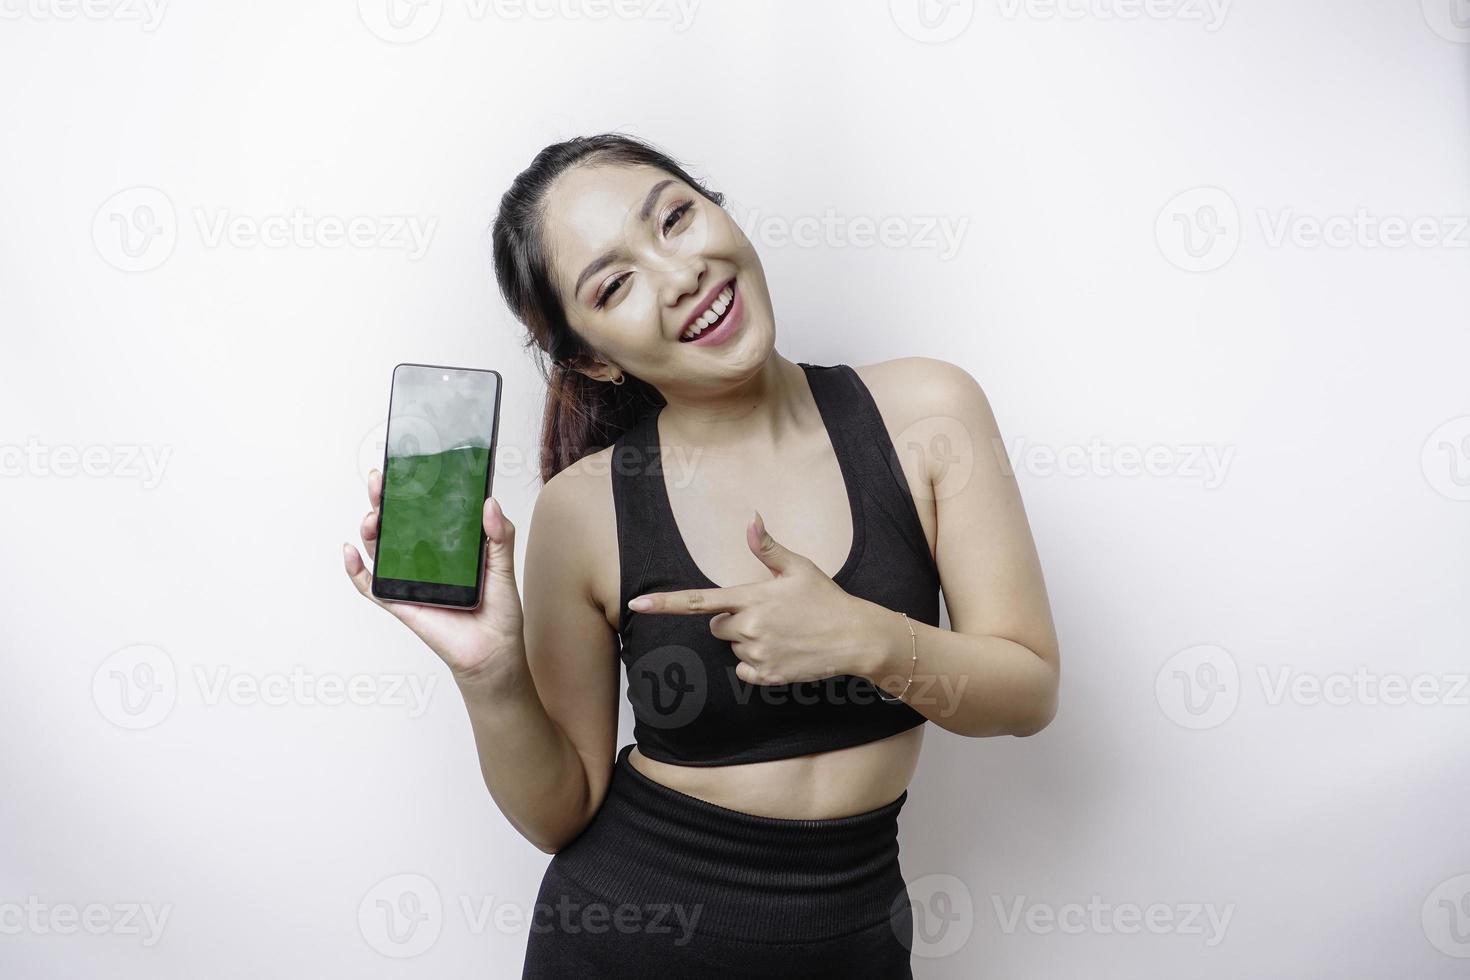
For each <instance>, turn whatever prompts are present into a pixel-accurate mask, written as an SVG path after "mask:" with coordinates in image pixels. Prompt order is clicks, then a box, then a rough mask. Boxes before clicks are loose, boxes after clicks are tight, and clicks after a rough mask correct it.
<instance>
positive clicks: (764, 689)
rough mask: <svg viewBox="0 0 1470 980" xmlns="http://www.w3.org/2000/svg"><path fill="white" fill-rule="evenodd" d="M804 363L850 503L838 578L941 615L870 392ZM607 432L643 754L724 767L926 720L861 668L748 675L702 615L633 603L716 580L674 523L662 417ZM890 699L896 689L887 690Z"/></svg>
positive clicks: (927, 558)
mask: <svg viewBox="0 0 1470 980" xmlns="http://www.w3.org/2000/svg"><path fill="white" fill-rule="evenodd" d="M797 363H799V364H801V367H802V369H803V371H805V373H806V378H807V383H808V385H809V386H810V388H811V392H812V397H813V399H814V400H815V401H816V403H817V407H818V409H819V410H820V411H821V415H822V422H823V424H824V425H825V426H826V429H827V435H828V438H829V439H830V440H831V442H832V447H833V450H834V451H835V453H836V455H837V460H838V463H839V464H840V465H841V468H842V478H843V481H844V483H845V484H846V487H847V504H848V507H849V509H850V511H851V514H852V532H853V533H852V548H851V550H850V551H849V552H848V555H847V560H846V561H845V562H844V563H843V565H842V568H841V569H840V570H838V572H837V573H836V574H835V575H833V577H832V578H833V581H834V582H836V583H837V584H838V585H839V586H841V587H842V588H843V590H844V591H846V592H848V593H849V594H851V595H855V596H858V597H860V598H863V599H867V600H869V601H871V602H876V603H878V604H879V605H881V606H884V607H886V608H888V609H892V610H895V611H900V610H901V611H903V612H906V613H908V614H909V616H911V617H912V618H913V619H914V620H916V621H919V622H924V623H928V624H930V625H931V626H938V625H939V591H940V582H939V569H938V568H937V567H936V565H935V563H934V559H933V557H932V556H931V555H930V553H929V544H928V541H927V540H926V539H925V537H924V528H923V525H922V524H921V523H920V522H919V512H918V509H917V508H916V507H915V506H914V499H913V495H912V494H911V493H910V492H909V487H908V482H907V480H906V478H905V477H904V473H903V469H902V467H901V466H900V465H899V462H898V457H897V455H896V454H895V453H894V449H893V443H892V440H890V439H889V437H888V430H887V428H886V427H885V426H884V424H883V419H882V416H881V415H880V414H879V412H878V407H877V405H876V404H874V402H873V397H872V394H871V393H870V392H869V391H868V388H867V386H866V385H864V384H863V382H862V380H861V379H860V378H859V377H858V376H857V373H856V372H855V371H853V369H852V368H850V367H848V366H847V365H846V364H837V365H833V366H830V367H823V366H817V365H812V364H805V363H802V362H797ZM660 411H662V409H661V408H660V409H655V410H654V411H652V412H650V413H648V414H646V415H644V416H643V417H642V418H641V419H639V420H638V422H636V423H634V425H633V427H632V428H630V429H629V430H628V431H627V432H625V433H623V435H622V436H620V437H619V438H618V440H617V441H616V442H615V443H613V455H612V488H613V501H614V505H615V508H616V510H617V523H618V565H619V569H620V575H621V581H620V583H619V590H618V591H619V596H618V609H619V611H620V613H619V614H620V617H621V618H620V620H619V621H620V623H621V629H620V630H619V631H618V638H619V640H620V641H621V647H620V650H619V657H620V658H621V659H622V661H623V664H624V666H625V667H626V669H627V675H628V700H629V702H630V703H631V704H632V706H633V716H634V725H633V737H634V740H635V741H636V742H637V744H638V749H639V751H640V752H642V753H643V754H644V755H645V756H647V757H648V758H650V759H657V760H659V761H662V762H669V763H674V764H676V765H685V766H723V765H734V764H738V763H746V762H762V761H766V760H770V759H784V758H788V757H790V756H798V755H810V754H812V753H816V752H827V751H830V750H832V749H839V748H845V747H847V746H851V745H860V744H862V743H864V742H872V741H876V740H878V739H881V738H888V737H889V736H891V735H896V734H898V733H899V732H903V731H907V730H908V729H910V728H914V727H917V726H918V725H922V724H923V723H924V722H925V721H926V720H927V719H926V718H925V717H924V716H923V715H922V714H920V713H919V712H918V711H915V710H914V709H913V708H911V707H909V706H908V705H907V704H905V703H903V702H902V701H884V700H882V699H880V698H879V696H878V695H879V689H878V688H877V687H876V686H875V685H873V684H872V683H871V682H870V681H868V680H867V679H865V678H861V677H856V676H853V675H846V674H845V675H840V676H838V677H828V678H824V679H822V680H816V681H801V682H799V683H796V684H780V685H756V684H748V683H746V682H745V681H743V680H741V679H740V678H739V677H737V676H736V674H735V666H736V664H738V663H739V662H740V661H739V658H737V657H736V656H735V653H734V651H733V650H731V648H730V643H729V642H728V641H726V640H722V639H719V638H718V637H715V636H712V635H711V634H710V632H709V618H710V616H712V615H714V613H709V614H708V615H699V616H685V615H679V616H660V615H655V614H649V613H638V612H636V611H634V610H631V609H629V608H628V600H629V599H631V598H633V597H634V596H636V595H640V594H642V593H644V592H667V591H674V590H679V589H695V588H718V585H717V584H716V583H714V582H711V581H710V580H709V579H708V578H706V577H705V575H704V574H703V573H702V572H700V570H699V568H698V567H697V566H696V565H695V563H694V559H693V557H692V556H691V555H690V554H689V550H688V548H686V547H685V545H684V539H683V538H682V536H681V535H680V534H679V529H678V527H677V525H676V524H675V521H674V513H673V510H672V508H671V507H670V505H669V497H668V490H667V486H666V484H665V481H664V473H663V466H662V457H661V455H660V452H659V439H658V422H657V420H658V415H659V412H660ZM890 696H891V695H890Z"/></svg>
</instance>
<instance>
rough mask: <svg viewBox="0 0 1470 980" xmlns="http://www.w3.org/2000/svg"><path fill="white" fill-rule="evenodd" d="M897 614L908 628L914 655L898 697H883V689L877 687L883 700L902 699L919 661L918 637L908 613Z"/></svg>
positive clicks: (911, 681)
mask: <svg viewBox="0 0 1470 980" xmlns="http://www.w3.org/2000/svg"><path fill="white" fill-rule="evenodd" d="M899 615H900V616H902V617H903V621H904V623H905V625H907V626H908V628H909V645H910V646H911V647H913V650H914V657H913V660H911V661H910V662H909V679H908V683H907V684H904V686H903V690H902V691H899V692H898V697H894V698H887V697H883V689H882V688H881V687H879V688H878V697H880V698H883V700H884V701H902V700H903V696H904V695H905V694H907V693H908V692H909V684H912V683H913V682H914V665H915V664H917V663H918V662H919V637H918V634H916V633H915V632H914V624H913V623H912V622H911V621H910V620H909V614H908V613H906V612H900V613H899ZM873 686H874V687H877V685H876V684H875V685H873Z"/></svg>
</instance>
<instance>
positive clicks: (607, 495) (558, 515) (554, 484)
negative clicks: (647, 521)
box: [528, 446, 618, 613]
mask: <svg viewBox="0 0 1470 980" xmlns="http://www.w3.org/2000/svg"><path fill="white" fill-rule="evenodd" d="M611 460H612V447H611V446H607V447H605V448H603V449H599V450H596V451H595V452H591V453H588V454H587V455H586V456H583V457H582V458H581V459H579V460H577V461H576V462H575V463H572V464H571V465H569V466H567V467H565V468H564V469H562V470H561V471H560V472H558V473H557V474H556V475H555V476H553V477H552V478H551V479H550V480H547V481H546V483H545V484H544V485H543V486H542V487H541V492H540V493H539V494H538V495H537V497H536V505H535V508H534V510H533V512H532V516H531V529H532V530H531V535H532V539H531V542H530V543H528V560H529V549H530V548H532V547H534V549H535V550H536V551H537V552H538V553H539V554H542V555H548V556H550V555H555V556H557V558H556V560H557V562H558V563H559V564H560V565H562V566H563V569H564V571H563V575H564V576H565V578H564V581H565V582H568V583H570V584H574V585H575V586H576V587H577V588H578V589H579V590H581V591H582V592H583V594H585V595H586V596H587V597H588V599H589V600H591V601H592V602H593V603H594V604H596V605H597V606H598V607H599V608H600V609H603V611H604V612H605V613H606V612H608V611H610V607H611V606H616V605H617V587H618V562H617V555H618V537H617V513H616V510H615V508H614V504H613V495H612V475H611V474H612V467H611Z"/></svg>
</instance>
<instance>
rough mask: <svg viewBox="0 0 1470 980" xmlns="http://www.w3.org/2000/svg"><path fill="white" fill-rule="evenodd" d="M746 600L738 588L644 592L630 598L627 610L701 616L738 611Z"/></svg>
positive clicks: (737, 586)
mask: <svg viewBox="0 0 1470 980" xmlns="http://www.w3.org/2000/svg"><path fill="white" fill-rule="evenodd" d="M744 601H745V593H744V586H739V585H735V586H731V587H730V588H726V589H684V590H682V591H679V592H645V593H643V595H640V596H635V597H634V598H632V599H629V600H628V608H629V609H632V610H634V611H635V612H645V613H664V614H670V615H675V616H681V615H682V616H702V615H704V614H706V613H717V612H738V611H739V610H740V608H741V606H742V605H743V603H744Z"/></svg>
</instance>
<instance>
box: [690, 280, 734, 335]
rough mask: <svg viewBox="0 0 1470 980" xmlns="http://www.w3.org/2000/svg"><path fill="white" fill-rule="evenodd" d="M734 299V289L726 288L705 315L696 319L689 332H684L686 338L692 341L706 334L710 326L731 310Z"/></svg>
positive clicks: (731, 287)
mask: <svg viewBox="0 0 1470 980" xmlns="http://www.w3.org/2000/svg"><path fill="white" fill-rule="evenodd" d="M734 299H735V289H734V287H733V286H726V287H725V288H724V289H723V290H722V291H721V292H720V295H718V296H716V297H715V301H714V302H713V303H711V304H710V308H709V309H707V310H705V311H704V315H703V316H701V317H698V318H696V319H695V321H694V323H693V325H691V326H690V328H689V329H688V330H686V331H684V336H685V337H687V338H689V339H691V340H692V339H694V338H695V337H698V336H699V335H700V334H702V333H704V331H705V330H706V329H708V328H709V326H710V324H712V323H714V322H715V321H716V320H718V319H719V318H720V317H722V316H724V315H725V311H726V310H727V309H729V308H730V303H731V302H732V301H733V300H734Z"/></svg>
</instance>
